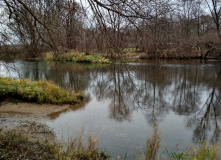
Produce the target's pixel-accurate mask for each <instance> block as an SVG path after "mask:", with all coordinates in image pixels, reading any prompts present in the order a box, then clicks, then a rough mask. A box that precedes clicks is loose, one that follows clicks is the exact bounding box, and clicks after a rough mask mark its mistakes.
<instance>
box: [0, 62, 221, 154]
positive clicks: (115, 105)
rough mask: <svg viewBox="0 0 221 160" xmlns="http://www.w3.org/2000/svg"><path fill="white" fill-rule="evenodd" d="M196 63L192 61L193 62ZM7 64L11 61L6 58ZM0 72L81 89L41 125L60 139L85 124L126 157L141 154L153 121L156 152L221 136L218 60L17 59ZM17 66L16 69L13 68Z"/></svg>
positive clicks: (102, 143)
mask: <svg viewBox="0 0 221 160" xmlns="http://www.w3.org/2000/svg"><path fill="white" fill-rule="evenodd" d="M194 63H195V64H194ZM7 64H8V65H10V64H11V63H7ZM11 67H12V68H14V67H16V69H17V70H16V71H12V69H10V68H9V70H10V72H8V70H7V69H5V67H4V66H0V75H3V76H10V77H13V78H23V77H25V78H28V79H30V80H36V79H47V80H51V81H53V82H55V83H56V84H57V85H59V86H61V87H63V88H66V89H72V90H75V91H83V92H84V93H85V95H86V96H87V97H88V98H87V99H86V100H85V102H84V103H83V104H80V105H78V106H77V109H76V107H74V106H72V107H70V110H65V111H64V112H61V113H55V114H52V115H50V120H49V121H48V122H46V124H47V125H48V126H49V127H50V128H51V129H52V130H54V132H55V134H56V137H57V138H58V140H59V141H61V142H69V141H70V137H73V136H74V135H75V134H76V133H77V132H78V131H80V130H81V129H82V127H84V130H85V132H84V133H85V135H86V136H88V135H90V134H91V135H94V136H97V137H99V140H100V148H101V149H102V150H105V151H107V152H109V153H110V154H111V155H112V156H114V157H116V156H117V155H120V157H124V156H125V154H126V153H127V156H128V158H130V157H132V156H133V153H136V152H138V151H139V152H141V153H143V147H144V146H145V143H146V139H147V136H151V135H152V134H153V123H155V122H157V123H158V126H159V128H160V130H161V131H162V138H161V144H160V145H161V147H162V148H161V152H163V151H165V150H164V147H166V148H167V149H168V150H169V151H175V150H176V145H177V144H179V146H180V150H182V149H185V148H186V147H187V146H190V145H197V144H198V143H199V142H200V141H202V140H204V139H206V140H208V141H209V142H210V143H211V144H214V143H216V142H220V141H221V130H220V127H221V63H218V62H214V63H207V64H205V63H204V64H200V63H198V64H196V62H191V63H185V64H176V63H172V64H171V63H157V64H154V63H152V64H150V63H137V64H135V63H134V64H118V65H113V64H112V65H89V64H84V65H80V64H70V63H65V64H61V63H45V62H25V61H16V62H15V63H14V64H13V65H11ZM17 71H19V72H17Z"/></svg>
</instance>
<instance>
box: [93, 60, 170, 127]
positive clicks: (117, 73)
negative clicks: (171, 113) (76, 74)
mask: <svg viewBox="0 0 221 160" xmlns="http://www.w3.org/2000/svg"><path fill="white" fill-rule="evenodd" d="M107 70H108V71H107ZM107 70H105V71H103V72H102V73H101V74H100V73H99V74H98V75H96V76H95V77H96V79H95V81H94V86H95V87H94V93H95V95H96V96H97V98H98V99H103V98H109V99H111V103H110V117H111V118H114V119H115V120H117V121H123V120H129V121H130V119H131V113H132V111H134V110H137V109H140V110H141V111H142V112H143V113H144V114H145V115H146V117H147V119H148V121H149V122H150V123H151V124H152V123H153V122H155V121H156V119H157V118H158V117H162V114H163V113H164V111H166V110H168V107H166V106H167V103H166V101H165V100H164V95H165V94H164V92H165V91H164V89H166V88H165V84H164V83H163V82H165V81H163V79H160V78H159V77H158V76H161V75H160V73H159V74H158V72H159V69H158V66H156V65H153V66H152V67H150V66H137V65H126V64H121V65H115V64H113V65H112V66H110V68H108V69H107ZM161 73H162V74H163V73H164V72H162V71H161Z"/></svg>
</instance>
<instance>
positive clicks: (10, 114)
mask: <svg viewBox="0 0 221 160" xmlns="http://www.w3.org/2000/svg"><path fill="white" fill-rule="evenodd" d="M68 109H69V107H68V106H67V105H62V106H59V105H51V104H35V103H11V102H3V103H2V104H1V106H0V129H1V130H2V131H4V132H5V131H11V130H15V131H16V132H21V133H22V135H24V136H26V137H27V138H28V139H29V140H31V141H39V142H40V143H42V142H45V141H47V142H49V143H54V142H55V141H56V140H55V135H54V133H53V132H52V131H51V130H50V129H49V128H48V127H47V126H46V125H45V122H46V121H47V120H48V119H49V118H50V116H49V115H53V113H62V112H64V111H67V110H68Z"/></svg>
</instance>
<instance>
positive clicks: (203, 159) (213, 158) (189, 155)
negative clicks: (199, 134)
mask: <svg viewBox="0 0 221 160" xmlns="http://www.w3.org/2000/svg"><path fill="white" fill-rule="evenodd" d="M220 145H221V143H217V144H215V145H214V146H210V145H209V144H208V142H207V141H205V142H203V143H201V144H200V145H199V147H190V148H188V149H186V150H185V151H183V152H168V151H167V155H168V156H169V158H170V159H171V160H182V159H183V160H185V159H193V160H217V159H218V153H219V149H220Z"/></svg>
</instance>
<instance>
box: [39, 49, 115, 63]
mask: <svg viewBox="0 0 221 160" xmlns="http://www.w3.org/2000/svg"><path fill="white" fill-rule="evenodd" d="M43 57H44V60H49V61H64V62H79V63H104V64H108V63H111V61H110V60H109V59H106V58H104V57H102V56H101V55H86V54H85V53H80V52H76V51H69V52H67V53H62V54H60V55H57V56H55V54H54V53H53V52H47V53H44V56H43Z"/></svg>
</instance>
